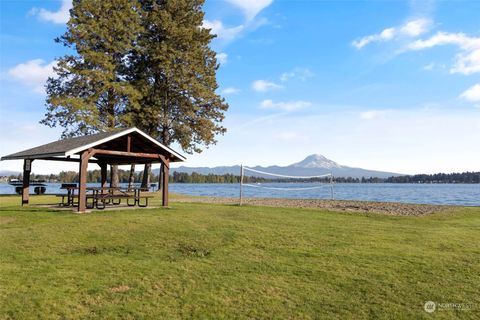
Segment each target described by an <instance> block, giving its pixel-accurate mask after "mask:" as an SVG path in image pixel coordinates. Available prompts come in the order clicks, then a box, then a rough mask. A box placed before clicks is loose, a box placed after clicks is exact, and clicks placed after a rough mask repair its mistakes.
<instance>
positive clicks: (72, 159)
mask: <svg viewBox="0 0 480 320" xmlns="http://www.w3.org/2000/svg"><path fill="white" fill-rule="evenodd" d="M36 160H48V161H65V162H80V159H78V158H58V157H45V158H38V159H36ZM88 163H99V161H98V160H95V159H90V160H88Z"/></svg>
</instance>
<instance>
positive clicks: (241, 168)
mask: <svg viewBox="0 0 480 320" xmlns="http://www.w3.org/2000/svg"><path fill="white" fill-rule="evenodd" d="M242 200H243V164H242V165H240V204H239V205H242Z"/></svg>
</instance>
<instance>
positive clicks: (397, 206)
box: [174, 196, 452, 216]
mask: <svg viewBox="0 0 480 320" xmlns="http://www.w3.org/2000/svg"><path fill="white" fill-rule="evenodd" d="M174 201H175V202H198V203H212V204H238V198H220V197H182V196H179V197H178V198H175V200H174ZM243 204H245V205H255V206H267V207H285V208H309V209H329V210H334V211H342V212H358V213H366V212H373V213H382V214H387V215H392V216H423V215H428V214H433V213H439V212H442V211H445V210H447V209H451V208H452V206H446V205H428V204H407V203H398V202H371V201H352V200H317V199H279V198H246V199H244V200H243Z"/></svg>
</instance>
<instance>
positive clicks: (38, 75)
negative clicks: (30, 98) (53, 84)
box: [8, 59, 56, 94]
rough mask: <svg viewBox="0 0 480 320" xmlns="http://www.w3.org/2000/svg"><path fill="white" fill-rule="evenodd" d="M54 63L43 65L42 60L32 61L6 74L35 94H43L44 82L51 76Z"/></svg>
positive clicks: (19, 65)
mask: <svg viewBox="0 0 480 320" xmlns="http://www.w3.org/2000/svg"><path fill="white" fill-rule="evenodd" d="M55 65H56V61H52V62H50V63H49V64H45V61H43V60H42V59H34V60H30V61H27V62H25V63H20V64H18V65H16V66H15V67H13V68H11V69H10V70H8V74H9V75H10V76H11V77H12V78H14V79H15V80H17V81H19V82H21V83H23V84H25V85H27V86H29V87H31V88H32V89H33V91H35V92H37V93H42V94H43V93H45V88H44V86H45V82H46V81H47V79H48V77H50V76H53V75H54V72H53V67H54V66H55Z"/></svg>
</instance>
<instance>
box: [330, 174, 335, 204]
mask: <svg viewBox="0 0 480 320" xmlns="http://www.w3.org/2000/svg"><path fill="white" fill-rule="evenodd" d="M330 191H331V193H332V200H335V195H334V192H333V173H332V172H330Z"/></svg>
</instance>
